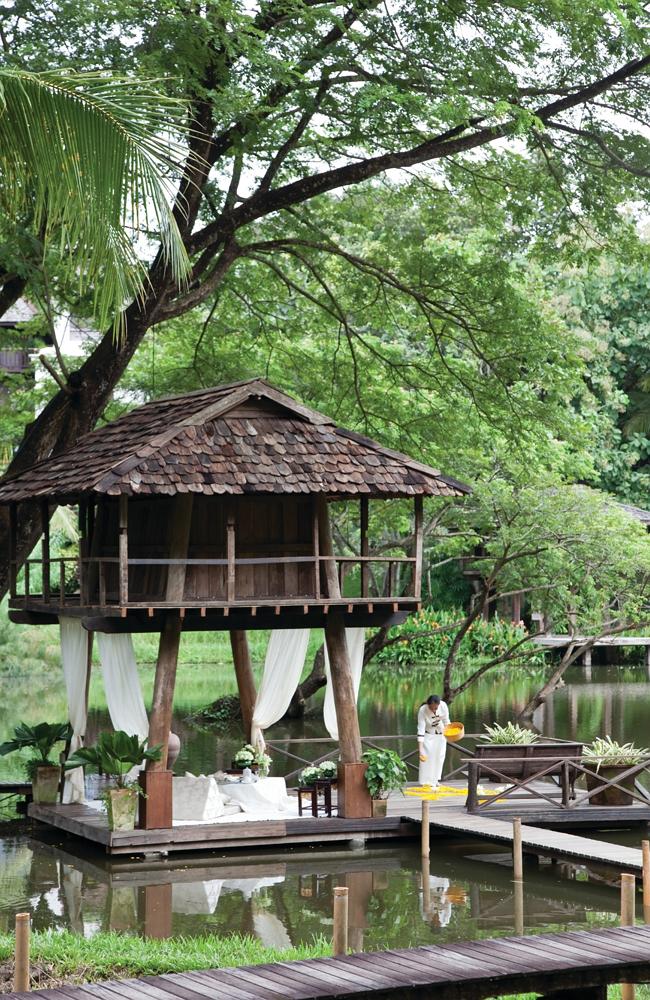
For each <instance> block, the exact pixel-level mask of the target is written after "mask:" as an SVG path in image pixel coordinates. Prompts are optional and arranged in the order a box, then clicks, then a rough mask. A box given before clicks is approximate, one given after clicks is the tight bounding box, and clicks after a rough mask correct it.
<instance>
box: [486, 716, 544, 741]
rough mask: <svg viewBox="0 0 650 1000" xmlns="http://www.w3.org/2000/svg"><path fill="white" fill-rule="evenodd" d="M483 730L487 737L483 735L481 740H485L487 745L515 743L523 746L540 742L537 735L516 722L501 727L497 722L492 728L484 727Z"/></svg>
mask: <svg viewBox="0 0 650 1000" xmlns="http://www.w3.org/2000/svg"><path fill="white" fill-rule="evenodd" d="M483 728H484V729H485V732H486V733H487V735H486V736H483V735H481V739H482V740H485V742H486V743H499V744H510V743H513V744H516V745H522V746H523V745H525V744H529V743H537V742H538V741H539V736H538V735H537V733H533V732H532V731H531V730H530V729H524V728H523V727H522V726H520V725H518V724H517V723H516V722H507V723H506V724H505V725H504V726H500V725H499V724H498V723H497V722H495V723H494V724H493V725H492V726H488V725H484V726H483Z"/></svg>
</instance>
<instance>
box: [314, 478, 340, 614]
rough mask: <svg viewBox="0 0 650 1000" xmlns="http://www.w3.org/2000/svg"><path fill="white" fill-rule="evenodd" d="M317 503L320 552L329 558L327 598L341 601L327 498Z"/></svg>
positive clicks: (326, 563) (326, 571)
mask: <svg viewBox="0 0 650 1000" xmlns="http://www.w3.org/2000/svg"><path fill="white" fill-rule="evenodd" d="M316 502H317V505H318V534H319V537H320V551H321V553H322V555H323V556H327V557H328V558H327V559H325V579H326V581H327V596H328V597H329V598H330V600H332V601H340V599H341V588H340V587H339V577H338V573H337V570H336V560H335V559H334V543H333V542H332V527H331V525H330V515H329V509H328V506H327V497H324V496H319V497H318V498H317V501H316Z"/></svg>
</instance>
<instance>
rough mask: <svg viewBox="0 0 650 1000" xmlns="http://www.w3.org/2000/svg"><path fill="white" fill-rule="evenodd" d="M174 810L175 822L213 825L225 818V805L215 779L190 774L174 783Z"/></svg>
mask: <svg viewBox="0 0 650 1000" xmlns="http://www.w3.org/2000/svg"><path fill="white" fill-rule="evenodd" d="M172 809H173V818H174V820H175V821H179V822H183V821H185V822H187V821H188V820H190V821H192V820H193V821H195V822H196V821H203V822H204V823H211V822H212V821H213V820H215V819H218V818H219V817H220V816H223V814H224V803H223V799H222V798H221V793H220V792H219V786H218V785H217V783H216V781H215V780H214V778H212V777H206V776H205V775H203V774H200V775H198V777H195V776H194V775H193V774H189V773H188V774H186V775H185V777H183V778H174V779H173V781H172Z"/></svg>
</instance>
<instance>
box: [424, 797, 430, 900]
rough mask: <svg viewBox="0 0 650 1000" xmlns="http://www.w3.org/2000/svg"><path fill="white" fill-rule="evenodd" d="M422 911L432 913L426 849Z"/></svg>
mask: <svg viewBox="0 0 650 1000" xmlns="http://www.w3.org/2000/svg"><path fill="white" fill-rule="evenodd" d="M428 804H429V803H428V802H427V805H428ZM422 805H424V802H423V803H422ZM422 912H423V915H424V917H427V916H428V915H429V914H430V913H431V869H430V865H429V855H428V854H427V855H426V856H425V854H424V851H423V852H422Z"/></svg>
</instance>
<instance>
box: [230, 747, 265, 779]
mask: <svg viewBox="0 0 650 1000" xmlns="http://www.w3.org/2000/svg"><path fill="white" fill-rule="evenodd" d="M232 766H233V769H235V770H242V771H243V769H244V768H245V767H250V769H251V771H256V772H257V773H258V774H259V776H260V778H266V777H267V776H268V773H269V771H270V770H271V758H270V757H269V755H268V754H267V753H265V752H264V751H263V750H260V749H259V747H254V746H253V745H252V744H251V743H245V744H244V746H243V747H241V748H240V749H239V750H238V751H237V753H236V754H235V755H234V757H233V759H232Z"/></svg>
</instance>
